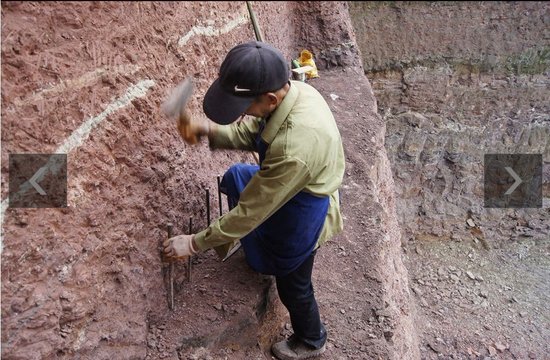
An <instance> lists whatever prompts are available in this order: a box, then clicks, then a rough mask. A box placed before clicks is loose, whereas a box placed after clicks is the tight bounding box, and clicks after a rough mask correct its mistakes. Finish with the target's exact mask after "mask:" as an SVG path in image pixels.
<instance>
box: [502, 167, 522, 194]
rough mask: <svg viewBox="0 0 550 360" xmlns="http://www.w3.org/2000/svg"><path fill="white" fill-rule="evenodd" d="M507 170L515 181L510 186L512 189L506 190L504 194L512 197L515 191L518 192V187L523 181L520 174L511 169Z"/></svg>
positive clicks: (507, 168)
mask: <svg viewBox="0 0 550 360" xmlns="http://www.w3.org/2000/svg"><path fill="white" fill-rule="evenodd" d="M505 169H506V171H508V173H509V174H510V175H511V176H512V177H513V178H514V180H515V182H514V183H513V184H512V186H510V188H509V189H508V190H506V192H505V193H504V195H511V194H512V193H513V192H514V190H516V189H517V187H518V186H519V185H520V184H521V183H522V182H523V180H521V178H520V177H519V176H518V174H516V172H515V171H514V170H513V169H512V168H511V167H508V166H506V167H505Z"/></svg>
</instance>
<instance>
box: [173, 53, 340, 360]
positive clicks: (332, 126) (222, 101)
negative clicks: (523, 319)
mask: <svg viewBox="0 0 550 360" xmlns="http://www.w3.org/2000/svg"><path fill="white" fill-rule="evenodd" d="M203 109H204V112H205V113H206V115H207V116H208V117H209V118H210V119H211V120H212V121H208V120H206V119H204V120H193V121H191V120H190V118H189V116H188V115H186V116H183V117H182V118H180V123H179V128H180V133H181V134H182V137H183V138H184V139H185V140H186V141H187V142H189V143H192V141H189V138H190V137H193V136H199V137H200V136H208V140H209V144H210V147H211V148H213V149H241V150H254V151H257V152H258V154H259V160H260V165H259V166H255V165H246V164H237V165H234V166H232V167H231V168H230V169H229V170H228V171H227V172H226V174H225V175H224V177H223V181H222V183H221V188H222V189H223V190H224V192H225V193H226V194H227V196H228V202H229V204H230V207H232V209H231V210H230V211H229V212H228V213H227V214H225V215H223V216H222V217H220V218H219V219H218V220H216V221H214V222H213V223H212V224H211V225H210V226H209V227H208V228H207V229H205V230H203V231H201V232H199V233H197V234H194V235H180V236H176V237H173V238H171V239H168V240H167V241H166V242H165V244H164V245H165V252H166V253H167V254H168V256H172V257H175V258H178V257H182V256H189V255H191V254H194V253H196V252H197V251H199V250H206V249H209V248H214V247H219V246H222V245H224V244H236V243H237V242H238V241H240V243H241V244H242V248H243V250H244V252H245V256H246V259H247V262H248V263H249V265H250V266H251V267H252V268H253V269H255V270H256V271H259V272H261V273H264V274H269V275H274V276H275V278H276V284H277V290H278V293H279V296H280V298H281V301H282V303H283V304H284V305H285V307H286V308H287V309H288V311H289V314H290V319H291V323H292V327H293V330H294V334H293V335H292V336H291V337H290V338H289V339H288V340H285V341H281V342H279V343H276V344H274V345H273V347H272V351H273V353H274V354H275V355H276V356H277V357H278V358H279V359H305V358H309V357H312V356H316V355H319V354H321V353H322V352H324V350H325V343H326V339H327V333H326V330H325V328H324V326H323V324H322V323H321V320H320V316H319V310H318V307H317V302H316V300H315V297H314V293H313V286H312V282H311V272H312V268H313V261H314V257H315V253H316V250H317V248H318V247H319V246H320V245H321V244H323V243H324V242H325V241H326V240H327V239H329V238H330V237H332V236H333V235H334V234H336V233H338V232H340V231H341V230H342V219H341V215H340V209H339V198H338V187H339V186H340V184H341V182H342V178H343V174H344V166H345V160H344V152H343V147H342V141H341V138H340V133H339V131H338V128H337V126H336V122H335V121H334V117H333V116H332V113H331V111H330V109H329V107H328V105H327V103H326V102H325V100H324V99H323V97H322V96H321V95H320V94H319V93H318V92H317V90H315V89H314V88H313V87H311V86H310V85H308V84H305V83H302V82H296V81H289V69H288V65H287V62H286V61H285V59H284V57H283V56H282V54H281V53H280V52H279V51H278V50H277V49H275V48H273V47H272V46H270V45H268V44H266V43H262V42H248V43H244V44H241V45H238V46H236V47H234V48H233V49H231V51H230V52H229V53H228V54H227V56H226V58H225V60H224V61H223V63H222V65H221V67H220V71H219V78H218V79H217V80H215V81H214V83H213V84H212V85H211V86H210V88H209V90H208V92H207V93H206V95H205V98H204V103H203ZM244 115H252V116H254V117H256V118H255V119H246V120H243V117H244Z"/></svg>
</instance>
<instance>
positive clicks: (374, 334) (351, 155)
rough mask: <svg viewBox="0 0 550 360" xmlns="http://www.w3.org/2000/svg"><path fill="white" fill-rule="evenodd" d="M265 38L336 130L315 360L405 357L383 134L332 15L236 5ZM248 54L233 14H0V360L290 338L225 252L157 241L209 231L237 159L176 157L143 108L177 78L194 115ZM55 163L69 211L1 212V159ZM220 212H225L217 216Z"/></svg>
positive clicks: (152, 114) (207, 7) (244, 354)
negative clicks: (336, 188) (168, 252)
mask: <svg viewBox="0 0 550 360" xmlns="http://www.w3.org/2000/svg"><path fill="white" fill-rule="evenodd" d="M252 5H253V8H254V9H255V11H256V15H257V17H258V19H259V22H260V25H261V28H262V31H263V33H264V39H265V40H266V41H269V42H271V43H273V44H274V45H275V46H277V47H279V48H280V49H281V50H282V51H283V53H284V54H285V56H287V57H288V59H289V60H290V59H291V58H295V57H297V55H298V53H299V51H301V50H302V49H309V50H311V51H312V52H313V53H314V54H315V57H316V60H317V64H318V67H319V69H320V75H321V78H319V79H316V80H312V81H311V84H312V85H313V86H315V87H317V88H318V89H319V91H320V92H321V93H322V94H323V95H324V96H325V98H326V99H327V101H328V102H329V105H330V106H331V108H332V109H333V111H334V114H335V116H336V119H337V122H338V126H339V128H340V131H341V133H342V137H343V141H344V146H345V149H346V157H347V162H348V163H347V171H346V176H345V179H344V183H343V186H342V205H343V206H342V207H343V213H344V216H345V231H344V233H343V234H342V235H340V236H338V237H337V238H335V239H334V240H333V241H331V242H330V243H329V244H327V246H325V247H324V248H323V249H321V251H319V255H318V256H317V262H316V265H315V274H314V279H315V286H316V291H317V296H318V300H319V304H320V308H321V313H322V317H323V321H324V322H325V324H326V326H327V329H328V331H329V344H328V352H327V355H326V356H325V358H327V359H337V358H356V359H364V358H373V359H378V358H380V359H417V358H419V351H418V344H417V339H416V335H415V332H414V328H413V326H414V308H413V307H412V305H411V303H410V301H409V300H410V298H409V296H410V294H409V287H408V279H407V274H406V269H405V268H404V266H403V263H402V260H401V248H400V230H399V226H398V223H397V217H396V210H395V198H394V188H393V180H392V176H391V169H390V165H389V161H388V157H387V155H386V150H385V148H384V135H385V125H384V123H383V121H382V119H381V117H380V116H379V115H378V114H377V109H376V101H375V98H374V95H373V92H372V89H371V87H370V84H369V82H368V80H367V79H366V78H365V77H364V75H363V69H362V67H361V63H360V56H359V51H358V49H357V46H356V45H355V36H354V32H353V30H352V27H351V23H350V18H349V14H348V8H347V4H346V3H343V2H330V3H328V2H326V3H325V2H320V3H317V2H311V3H310V2H299V3H298V2H297V3H293V2H267V3H264V2H256V3H252ZM252 39H254V33H253V31H252V26H251V23H250V18H249V15H248V12H247V9H246V6H245V4H244V2H181V3H164V2H163V3H160V2H159V3H141V2H135V3H98V2H93V3H70V2H64V3H51V2H50V3H34V2H3V3H2V114H1V115H2V135H1V136H2V145H3V146H2V154H1V156H2V200H3V202H2V357H3V358H5V359H44V358H81V359H143V358H149V359H157V358H167V359H177V358H180V359H187V358H194V359H199V358H200V359H202V358H211V359H212V358H213V359H218V358H220V359H221V358H228V359H229V358H230V359H255V358H258V359H260V358H270V355H269V352H268V349H269V346H270V344H271V343H272V342H273V341H274V340H277V339H280V338H282V336H284V335H288V334H289V333H290V332H291V329H290V326H289V325H288V322H289V321H288V316H287V314H286V312H285V311H284V309H283V307H282V305H281V304H280V302H279V300H278V299H277V296H276V293H275V290H274V288H273V284H272V279H271V278H269V277H264V276H261V275H259V274H256V273H254V272H252V271H251V270H250V269H249V268H248V267H247V266H246V264H245V262H244V259H243V257H242V253H238V254H237V255H235V256H234V257H233V258H231V259H230V260H229V261H227V262H225V263H221V262H220V261H219V260H218V259H217V257H216V255H215V253H214V252H213V251H208V252H205V253H202V254H200V255H198V256H196V257H195V258H194V260H193V273H192V281H191V282H188V281H187V279H186V277H185V271H186V268H185V264H178V265H177V266H176V268H175V274H176V276H175V284H176V288H175V292H176V298H175V309H174V311H170V310H169V309H168V307H167V302H166V291H165V288H164V285H163V283H162V280H161V264H160V260H159V256H158V249H157V244H158V243H159V241H161V240H162V239H164V238H165V237H166V231H165V225H166V224H167V223H168V222H171V223H173V224H174V229H175V233H176V234H177V233H182V232H187V231H188V221H189V218H190V217H193V223H194V229H193V231H198V230H200V229H202V228H204V227H205V226H206V206H205V200H204V199H205V190H206V189H207V188H208V189H210V194H211V209H212V212H213V215H212V216H217V215H218V213H217V209H218V202H217V197H216V196H215V189H216V176H217V175H220V174H222V173H223V171H224V169H226V168H227V167H228V166H229V165H231V164H232V163H234V162H237V161H241V162H253V161H254V160H253V158H252V156H251V154H248V153H244V152H243V153H235V152H225V151H216V152H211V151H210V150H209V148H208V146H207V144H205V143H202V144H200V145H198V146H196V147H190V146H187V145H186V144H184V143H183V142H182V141H181V140H180V138H179V136H178V135H177V133H176V131H175V126H174V124H173V123H172V122H170V121H169V120H168V119H166V118H165V117H164V116H162V115H161V113H160V111H159V105H160V103H161V102H162V100H163V99H164V97H165V96H166V94H167V91H168V90H169V89H170V88H171V87H172V86H174V85H175V84H176V83H177V82H178V81H180V80H181V79H182V78H183V77H185V76H193V77H194V79H195V84H196V89H195V93H194V98H193V100H192V104H191V108H192V112H193V115H194V116H202V115H201V114H202V112H201V110H200V108H201V100H202V96H203V95H204V92H205V91H206V89H207V87H208V85H209V84H210V82H211V81H212V80H213V79H214V78H215V76H216V72H217V68H218V66H219V64H220V63H221V61H222V59H223V56H224V55H225V54H226V53H227V51H228V50H229V49H230V48H232V47H233V46H234V45H235V44H237V43H239V42H243V41H247V40H252ZM13 153H67V154H68V207H66V208H62V209H55V208H44V209H17V208H8V207H7V206H8V203H7V200H6V199H7V197H8V178H9V176H11V175H12V174H11V173H10V169H9V167H8V158H9V154H13ZM225 209H226V208H225Z"/></svg>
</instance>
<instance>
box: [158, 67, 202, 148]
mask: <svg viewBox="0 0 550 360" xmlns="http://www.w3.org/2000/svg"><path fill="white" fill-rule="evenodd" d="M192 94H193V80H192V78H191V77H187V78H185V79H184V80H183V81H182V82H180V83H179V84H178V85H177V86H176V87H175V88H174V89H172V91H171V92H170V95H169V96H168V98H167V99H166V100H165V101H164V103H163V104H162V105H161V109H162V111H163V112H164V113H165V114H166V115H167V116H168V117H171V118H176V119H178V131H179V133H180V135H181V137H182V138H183V139H184V140H185V141H186V142H187V143H189V144H196V143H198V141H199V139H198V138H197V136H196V135H195V134H196V131H194V130H195V126H196V125H194V124H193V123H191V114H190V113H189V110H188V109H187V108H186V107H187V103H188V102H189V100H190V99H191V95H192Z"/></svg>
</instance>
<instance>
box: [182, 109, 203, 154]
mask: <svg viewBox="0 0 550 360" xmlns="http://www.w3.org/2000/svg"><path fill="white" fill-rule="evenodd" d="M178 130H179V133H180V135H181V137H182V138H183V140H184V141H185V142H186V143H188V144H191V145H194V144H196V143H198V142H199V140H200V138H201V137H202V136H204V135H208V134H209V132H210V123H209V121H208V120H206V119H199V120H192V119H191V113H190V112H189V109H187V108H185V109H183V111H182V112H181V113H180V117H179V119H178Z"/></svg>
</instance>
